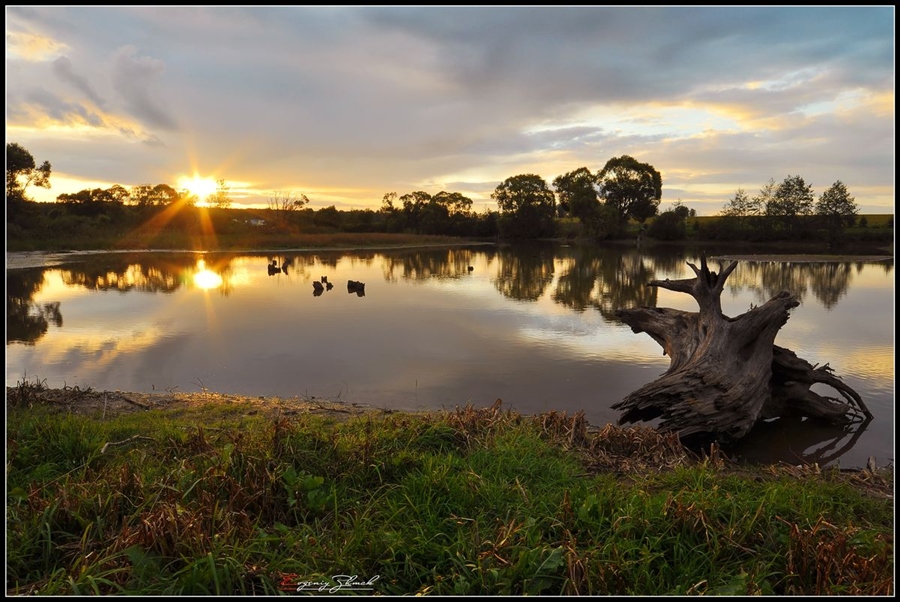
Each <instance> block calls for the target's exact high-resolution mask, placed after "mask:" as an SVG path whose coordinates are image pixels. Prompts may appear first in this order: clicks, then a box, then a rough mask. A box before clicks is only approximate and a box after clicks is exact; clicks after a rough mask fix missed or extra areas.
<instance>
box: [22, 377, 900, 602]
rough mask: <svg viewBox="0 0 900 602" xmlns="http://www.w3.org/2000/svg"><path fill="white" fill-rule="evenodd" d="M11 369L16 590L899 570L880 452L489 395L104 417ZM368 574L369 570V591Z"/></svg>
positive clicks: (628, 581)
mask: <svg viewBox="0 0 900 602" xmlns="http://www.w3.org/2000/svg"><path fill="white" fill-rule="evenodd" d="M43 388H45V387H44V385H43V383H40V382H37V381H35V382H34V383H20V385H19V386H18V387H16V388H9V389H8V390H7V393H8V395H7V397H8V422H7V448H8V453H7V500H8V502H7V587H8V592H9V593H15V594H40V595H70V594H93V595H106V594H143V595H211V594H215V595H267V594H278V593H284V591H286V590H289V589H290V590H296V588H297V586H298V584H300V583H301V582H311V583H317V584H322V585H317V586H314V587H326V586H327V587H334V586H335V585H337V584H338V583H340V581H339V580H338V581H336V580H335V576H336V575H357V576H358V578H359V579H358V581H359V582H365V583H368V584H369V587H371V590H369V592H368V593H378V594H397V595H408V594H436V595H456V594H483V595H497V594H509V595H525V594H532V595H539V594H581V595H637V594H640V595H666V594H675V595H680V594H697V595H699V594H707V595H710V594H775V595H781V594H798V595H807V594H808V595H814V594H815V595H824V594H854V595H887V594H892V593H893V535H892V534H893V520H894V519H893V516H894V509H893V498H892V496H891V495H884V496H877V495H871V494H870V493H869V492H870V491H872V488H871V487H864V486H862V484H864V481H865V482H866V483H868V484H869V485H871V484H873V483H878V484H880V487H881V488H882V489H885V488H889V489H892V486H893V473H892V471H891V472H890V473H882V474H880V475H875V474H870V473H858V474H849V473H841V472H839V471H827V470H826V471H816V470H814V469H802V468H796V467H793V468H789V467H763V468H758V469H751V468H747V467H742V468H737V467H733V466H731V465H729V464H728V463H727V462H726V461H725V460H724V459H723V458H722V456H721V455H720V454H718V453H717V451H716V450H715V449H712V450H710V454H709V455H706V456H703V457H697V456H695V455H693V454H692V453H690V452H688V451H687V450H685V449H684V448H682V447H681V446H680V444H679V443H678V441H677V439H674V438H673V437H671V436H664V435H660V434H658V433H656V432H655V431H652V430H649V429H644V428H635V429H618V428H613V427H609V426H608V427H606V428H605V429H603V430H602V431H599V432H597V431H594V430H590V429H588V427H587V424H586V422H585V421H584V418H583V415H581V414H576V415H574V416H567V415H566V414H565V413H556V412H551V413H547V414H542V415H539V416H534V417H526V416H521V415H518V414H516V413H513V412H510V411H504V410H503V409H502V407H501V406H500V404H495V406H494V407H492V408H483V409H475V408H472V407H469V406H467V407H464V408H457V409H456V410H454V411H448V412H441V413H431V414H404V413H392V414H381V413H369V414H366V415H364V416H357V417H349V418H346V419H344V420H338V419H336V418H332V417H323V416H313V415H308V414H298V415H296V416H291V417H287V416H280V417H277V416H276V417H274V418H273V417H272V416H267V415H266V414H263V413H259V412H254V411H253V409H252V406H249V405H248V406H242V405H239V404H232V405H229V406H228V407H223V406H203V405H200V406H196V407H187V408H185V407H182V408H180V409H179V410H178V411H177V412H176V411H170V410H164V409H156V410H149V411H140V412H135V413H130V414H121V415H119V416H116V417H111V418H107V419H101V417H100V416H99V415H96V416H94V415H87V416H85V415H79V414H76V413H73V412H71V411H69V410H70V409H71V408H67V407H66V406H64V405H58V404H46V403H41V402H40V393H41V391H42V389H43ZM363 593H365V592H363Z"/></svg>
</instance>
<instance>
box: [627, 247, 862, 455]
mask: <svg viewBox="0 0 900 602" xmlns="http://www.w3.org/2000/svg"><path fill="white" fill-rule="evenodd" d="M688 265H689V266H690V267H691V269H692V270H693V271H694V273H695V274H696V277H695V278H689V279H684V280H669V279H668V278H667V279H665V280H653V281H651V282H650V283H649V284H648V285H647V286H656V287H660V288H664V289H668V290H671V291H675V292H682V293H687V294H689V295H691V296H692V297H693V298H694V299H695V300H696V301H697V304H698V305H699V307H700V311H699V312H697V313H692V312H686V311H680V310H676V309H668V308H652V307H641V308H636V309H620V310H618V311H616V316H617V317H619V318H620V319H621V320H622V321H623V322H625V323H626V324H628V325H629V326H631V329H632V331H633V332H635V333H640V332H646V333H647V334H648V335H650V337H652V338H653V340H655V341H656V342H657V343H659V344H660V346H662V348H663V354H664V355H668V356H669V358H670V359H671V363H670V365H669V369H668V370H667V371H666V372H665V373H664V374H663V375H662V376H660V377H659V378H658V379H656V380H655V381H653V382H651V383H648V384H647V385H644V386H643V387H641V388H640V389H638V390H637V391H635V392H633V393H631V394H630V395H628V396H627V397H626V398H625V399H623V400H622V401H621V402H619V403H616V404H614V405H613V406H612V408H613V409H616V410H620V411H622V412H623V415H622V416H621V417H620V419H619V424H623V423H630V422H637V421H647V420H654V419H656V418H661V421H660V423H659V425H658V427H657V428H658V429H659V430H661V431H674V432H677V433H678V434H679V436H680V437H682V438H685V437H689V436H692V435H698V436H714V437H716V438H717V439H719V440H722V441H729V440H732V441H733V440H736V439H739V438H741V437H743V436H744V435H746V434H747V433H748V432H749V431H750V429H751V428H752V427H753V425H754V424H756V422H757V421H758V420H760V419H768V418H773V417H778V416H786V415H793V414H799V415H803V416H808V417H811V418H816V419H822V420H827V421H829V422H831V423H834V424H846V423H851V422H858V421H860V422H861V421H868V420H870V419H871V418H872V414H871V413H870V412H869V410H868V408H867V407H866V406H865V404H864V403H863V401H862V399H861V398H860V396H859V394H857V393H856V391H854V390H853V389H852V388H850V387H849V386H847V385H846V384H844V383H843V382H842V381H841V380H840V379H839V378H838V377H836V376H834V375H833V374H832V371H831V368H829V367H828V365H827V364H826V365H825V366H823V367H821V368H817V367H816V366H812V365H810V364H809V362H807V361H805V360H803V359H801V358H799V357H797V355H796V354H795V353H794V352H792V351H791V350H789V349H785V348H782V347H778V346H777V345H775V344H774V342H775V336H776V335H777V334H778V331H779V330H780V329H781V327H782V326H784V324H785V323H786V322H787V320H788V318H789V312H790V310H791V309H793V308H794V307H797V306H798V305H799V304H800V303H799V301H797V299H796V297H794V296H793V295H791V294H790V293H789V292H787V291H783V292H781V293H779V294H778V295H776V296H775V297H774V298H772V299H771V300H769V301H768V302H767V303H765V304H764V305H761V306H759V307H753V306H751V308H750V311H748V312H746V313H744V314H742V315H740V316H738V317H736V318H730V317H728V316H726V315H724V314H723V313H722V304H721V299H720V297H721V295H722V291H723V289H724V286H725V281H726V280H727V278H728V276H729V275H730V274H731V273H732V272H733V271H734V269H735V268H736V267H737V262H736V261H734V262H731V264H730V265H728V267H722V266H721V265H720V268H721V271H720V273H718V274H717V273H716V272H711V271H710V270H709V267H708V266H707V263H706V256H705V254H703V255H701V258H700V268H699V269H698V268H697V267H696V266H695V265H694V264H692V263H690V262H688ZM816 383H823V384H825V385H828V386H830V387H832V388H833V389H835V390H836V391H838V392H839V393H840V394H841V396H842V397H843V400H841V399H837V398H834V397H826V396H823V395H819V394H817V393H815V392H813V391H811V390H810V387H811V386H812V385H813V384H816Z"/></svg>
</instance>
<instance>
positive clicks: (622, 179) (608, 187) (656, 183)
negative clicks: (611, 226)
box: [597, 155, 662, 224]
mask: <svg viewBox="0 0 900 602" xmlns="http://www.w3.org/2000/svg"><path fill="white" fill-rule="evenodd" d="M597 184H598V185H599V186H600V196H602V197H603V198H604V200H605V202H606V204H607V205H610V206H611V207H614V208H615V209H616V211H617V212H618V213H619V220H620V222H621V223H623V224H624V223H625V222H627V221H628V220H629V219H636V220H637V221H639V222H641V223H643V222H644V221H645V220H646V219H647V218H650V217H653V216H654V215H656V212H657V208H658V207H659V201H660V199H661V197H662V176H661V175H660V173H659V172H658V171H657V170H656V168H654V167H653V166H652V165H650V164H649V163H641V162H640V161H638V160H637V159H635V158H634V157H629V156H628V155H622V156H621V157H613V158H612V159H610V160H609V161H607V162H606V165H604V166H603V169H601V170H600V172H599V173H598V174H597Z"/></svg>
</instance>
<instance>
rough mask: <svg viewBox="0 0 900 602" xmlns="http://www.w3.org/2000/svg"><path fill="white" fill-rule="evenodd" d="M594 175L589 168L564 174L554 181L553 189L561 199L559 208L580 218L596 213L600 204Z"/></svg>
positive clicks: (581, 168) (580, 168)
mask: <svg viewBox="0 0 900 602" xmlns="http://www.w3.org/2000/svg"><path fill="white" fill-rule="evenodd" d="M594 180H595V177H594V174H593V173H591V170H589V169H588V168H587V167H579V168H578V169H576V170H575V171H570V172H569V173H564V174H562V175H561V176H556V178H554V179H553V187H554V188H555V189H556V194H557V196H558V197H559V206H560V208H561V209H563V210H565V211H567V212H568V214H569V215H571V216H573V217H577V218H579V219H580V220H581V221H582V222H584V221H585V220H584V219H583V216H586V215H593V214H594V213H596V208H595V206H596V205H599V204H600V199H599V198H598V196H597V188H596V183H595V181H594Z"/></svg>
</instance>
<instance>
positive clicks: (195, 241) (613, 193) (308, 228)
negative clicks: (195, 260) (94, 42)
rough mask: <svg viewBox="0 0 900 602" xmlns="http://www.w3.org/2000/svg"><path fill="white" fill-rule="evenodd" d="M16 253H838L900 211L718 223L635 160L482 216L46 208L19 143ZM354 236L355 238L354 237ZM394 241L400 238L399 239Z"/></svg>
mask: <svg viewBox="0 0 900 602" xmlns="http://www.w3.org/2000/svg"><path fill="white" fill-rule="evenodd" d="M6 174H7V175H6V192H7V196H6V210H7V224H6V237H7V250H8V251H36V250H50V251H55V250H87V249H146V248H153V249H192V250H208V251H214V250H250V249H284V248H300V247H333V246H342V245H345V244H348V243H346V242H344V241H345V240H346V239H347V238H348V237H351V238H353V239H354V240H353V242H352V243H349V244H351V245H353V246H360V245H362V246H376V245H380V244H384V243H382V242H381V241H382V240H384V239H382V238H381V237H384V236H388V237H389V239H390V240H391V241H394V240H396V239H397V237H399V236H404V237H418V236H441V237H452V238H456V239H459V238H464V239H480V240H485V239H489V240H495V239H523V238H524V239H537V238H560V239H566V240H576V239H577V240H589V241H613V240H638V241H641V240H643V239H653V240H657V241H717V242H723V241H724V242H736V241H747V242H763V243H767V242H784V241H790V242H805V243H810V244H818V245H821V246H825V247H828V248H836V247H842V246H849V245H875V246H884V245H886V244H888V243H891V242H893V215H892V214H883V215H859V214H858V209H857V206H856V201H855V199H854V198H853V196H851V194H850V191H849V190H848V188H847V186H846V185H845V184H844V183H842V182H841V181H840V180H838V181H836V182H834V184H832V185H831V186H830V187H829V188H828V189H827V190H825V191H824V192H823V193H822V194H821V195H819V197H818V199H817V198H816V196H815V193H814V191H813V188H812V186H811V185H809V184H807V183H806V182H805V181H804V180H803V178H802V177H800V176H788V177H786V178H785V179H784V180H783V181H782V182H780V183H777V184H776V182H775V180H774V179H772V180H770V181H769V182H768V183H767V184H766V185H764V186H763V187H762V188H761V189H760V191H759V193H758V194H756V195H754V196H751V195H749V194H747V193H746V192H744V191H743V190H742V189H739V190H737V191H736V192H735V194H734V196H733V197H732V198H731V199H727V200H726V199H723V203H724V204H723V208H722V210H721V212H719V214H718V215H715V216H697V215H696V211H695V210H693V209H690V208H688V207H687V206H685V205H683V204H682V203H681V202H680V201H678V202H676V203H675V204H674V206H673V207H671V208H669V209H667V210H665V211H663V212H661V213H660V212H659V205H660V199H661V197H662V194H663V181H662V176H661V174H660V173H659V172H658V171H657V170H656V168H654V167H653V166H652V165H651V164H649V163H641V162H639V161H637V160H635V159H634V158H632V157H629V156H627V155H624V156H621V157H614V158H612V159H610V160H609V161H607V162H606V164H605V165H604V166H603V168H601V169H599V170H597V172H596V173H595V172H592V171H591V170H589V169H588V168H587V167H581V168H579V169H576V170H574V171H572V172H569V173H566V174H563V175H560V176H558V177H556V178H555V179H554V180H553V182H552V186H551V184H549V183H548V182H547V181H546V180H545V179H544V178H542V177H541V176H539V175H536V174H520V175H516V176H512V177H510V178H507V179H506V180H504V181H503V182H502V183H500V184H499V185H498V186H497V187H496V189H495V190H494V191H493V193H492V194H491V199H492V201H493V202H495V203H496V206H497V208H496V209H492V208H489V207H486V208H485V209H484V210H483V211H481V212H478V211H475V210H473V201H472V199H471V198H469V197H467V196H465V195H464V194H462V193H460V192H454V191H440V192H437V193H435V194H431V193H428V192H425V191H422V190H417V191H412V192H407V193H405V194H398V193H396V192H389V193H386V194H385V195H384V196H383V198H382V199H381V205H380V207H379V209H378V210H373V209H350V210H340V209H338V208H336V207H335V206H333V205H332V206H329V207H322V208H318V209H312V208H310V207H309V204H310V199H309V198H308V197H307V196H306V195H305V194H302V193H297V192H293V191H273V192H272V193H271V194H270V196H269V197H268V198H267V199H266V207H264V208H246V209H237V208H234V207H233V201H232V198H231V196H230V195H231V193H230V190H229V187H228V185H227V183H226V182H225V180H219V182H218V187H217V189H216V190H215V191H214V192H212V193H210V194H209V195H208V196H206V198H199V197H198V196H197V195H196V194H194V193H191V192H190V191H188V190H176V189H175V188H173V187H172V186H170V185H168V184H164V183H162V184H156V185H151V184H143V185H138V186H133V187H131V188H125V187H123V186H120V185H118V184H116V185H113V186H111V187H109V188H106V189H101V188H95V189H85V190H81V191H79V192H75V193H65V194H61V195H59V196H58V197H57V200H56V202H54V203H36V202H34V201H33V200H32V199H31V197H29V196H28V195H27V188H28V186H39V187H44V188H46V187H49V186H50V177H51V165H50V163H49V161H44V162H43V163H42V164H41V165H40V166H38V165H37V164H36V162H35V160H34V157H33V156H32V155H31V154H30V153H29V152H28V151H27V150H26V149H24V148H23V147H21V146H20V145H18V144H17V143H8V144H7V172H6ZM351 235H352V236H351ZM387 244H392V243H387Z"/></svg>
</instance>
